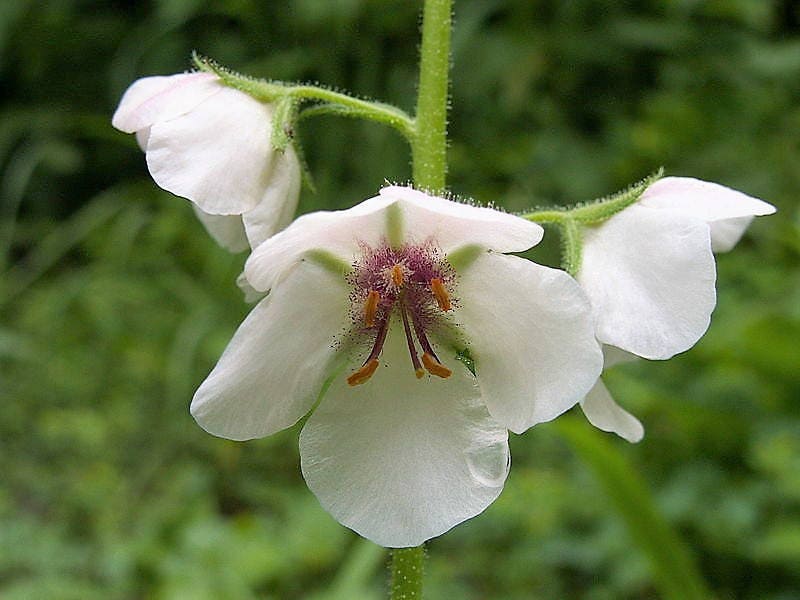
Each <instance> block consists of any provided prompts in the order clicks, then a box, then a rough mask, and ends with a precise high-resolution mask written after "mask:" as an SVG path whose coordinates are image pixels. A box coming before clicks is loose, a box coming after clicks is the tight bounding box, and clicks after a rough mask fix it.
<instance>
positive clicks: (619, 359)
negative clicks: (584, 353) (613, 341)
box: [603, 344, 640, 371]
mask: <svg viewBox="0 0 800 600" xmlns="http://www.w3.org/2000/svg"><path fill="white" fill-rule="evenodd" d="M637 360H640V358H639V357H638V356H636V355H635V354H631V353H630V352H625V350H620V349H619V348H615V347H614V346H609V345H608V344H604V345H603V371H605V370H606V369H610V368H611V367H614V366H616V365H622V364H625V363H630V362H636V361H637Z"/></svg>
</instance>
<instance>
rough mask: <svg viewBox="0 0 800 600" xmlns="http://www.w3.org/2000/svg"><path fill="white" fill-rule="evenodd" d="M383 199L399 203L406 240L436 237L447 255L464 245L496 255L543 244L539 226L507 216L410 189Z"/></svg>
mask: <svg viewBox="0 0 800 600" xmlns="http://www.w3.org/2000/svg"><path fill="white" fill-rule="evenodd" d="M380 194H381V196H385V197H386V198H391V199H395V200H400V203H401V206H402V207H403V213H404V228H405V233H406V236H407V237H410V238H411V241H415V242H417V243H419V242H423V241H425V239H427V238H429V237H430V238H433V239H435V240H436V243H437V244H438V245H439V247H440V248H441V249H442V250H443V251H444V252H445V253H448V252H450V251H451V250H453V249H455V248H458V247H459V246H463V245H465V244H475V245H477V246H481V247H483V248H488V249H490V250H496V251H497V252H521V251H523V250H527V249H528V248H531V247H533V246H535V245H536V244H538V243H539V242H540V241H542V236H543V235H544V230H543V229H542V228H541V226H540V225H537V224H536V223H532V222H531V221H528V220H527V219H523V218H521V217H517V216H514V215H510V214H508V213H504V212H501V211H499V210H494V209H492V208H485V207H480V206H471V205H469V204H464V203H461V202H453V201H451V200H446V199H444V198H438V197H436V196H430V195H428V194H425V193H423V192H420V191H418V190H414V189H412V188H409V187H401V186H389V187H385V188H383V189H382V190H381V191H380Z"/></svg>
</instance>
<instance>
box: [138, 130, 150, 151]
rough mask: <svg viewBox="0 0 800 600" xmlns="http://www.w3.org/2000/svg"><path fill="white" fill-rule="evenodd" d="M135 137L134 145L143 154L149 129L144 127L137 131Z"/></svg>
mask: <svg viewBox="0 0 800 600" xmlns="http://www.w3.org/2000/svg"><path fill="white" fill-rule="evenodd" d="M135 135H136V143H137V144H138V145H139V148H140V149H141V150H142V152H145V151H146V150H147V142H148V141H149V140H150V128H149V127H145V128H144V129H139V130H138V131H137V132H136V134H135Z"/></svg>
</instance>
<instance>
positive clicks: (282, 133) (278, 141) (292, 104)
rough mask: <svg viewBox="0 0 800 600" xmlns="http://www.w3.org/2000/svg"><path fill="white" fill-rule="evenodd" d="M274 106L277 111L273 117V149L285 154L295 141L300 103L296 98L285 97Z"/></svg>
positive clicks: (274, 103)
mask: <svg viewBox="0 0 800 600" xmlns="http://www.w3.org/2000/svg"><path fill="white" fill-rule="evenodd" d="M272 105H273V107H274V109H275V112H274V113H273V115H272V137H271V141H272V147H273V148H275V150H277V151H278V152H283V151H284V150H286V147H287V146H289V144H291V143H292V140H293V139H294V124H295V120H296V119H297V108H298V102H297V100H295V99H294V98H290V97H288V96H284V97H283V98H280V99H278V100H276V101H275V102H273V103H272Z"/></svg>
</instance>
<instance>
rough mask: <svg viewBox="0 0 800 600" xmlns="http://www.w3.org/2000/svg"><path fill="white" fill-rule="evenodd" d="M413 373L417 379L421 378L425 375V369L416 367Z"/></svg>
mask: <svg viewBox="0 0 800 600" xmlns="http://www.w3.org/2000/svg"><path fill="white" fill-rule="evenodd" d="M414 375H416V376H417V379H422V376H423V375H425V369H417V370H416V371H414Z"/></svg>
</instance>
